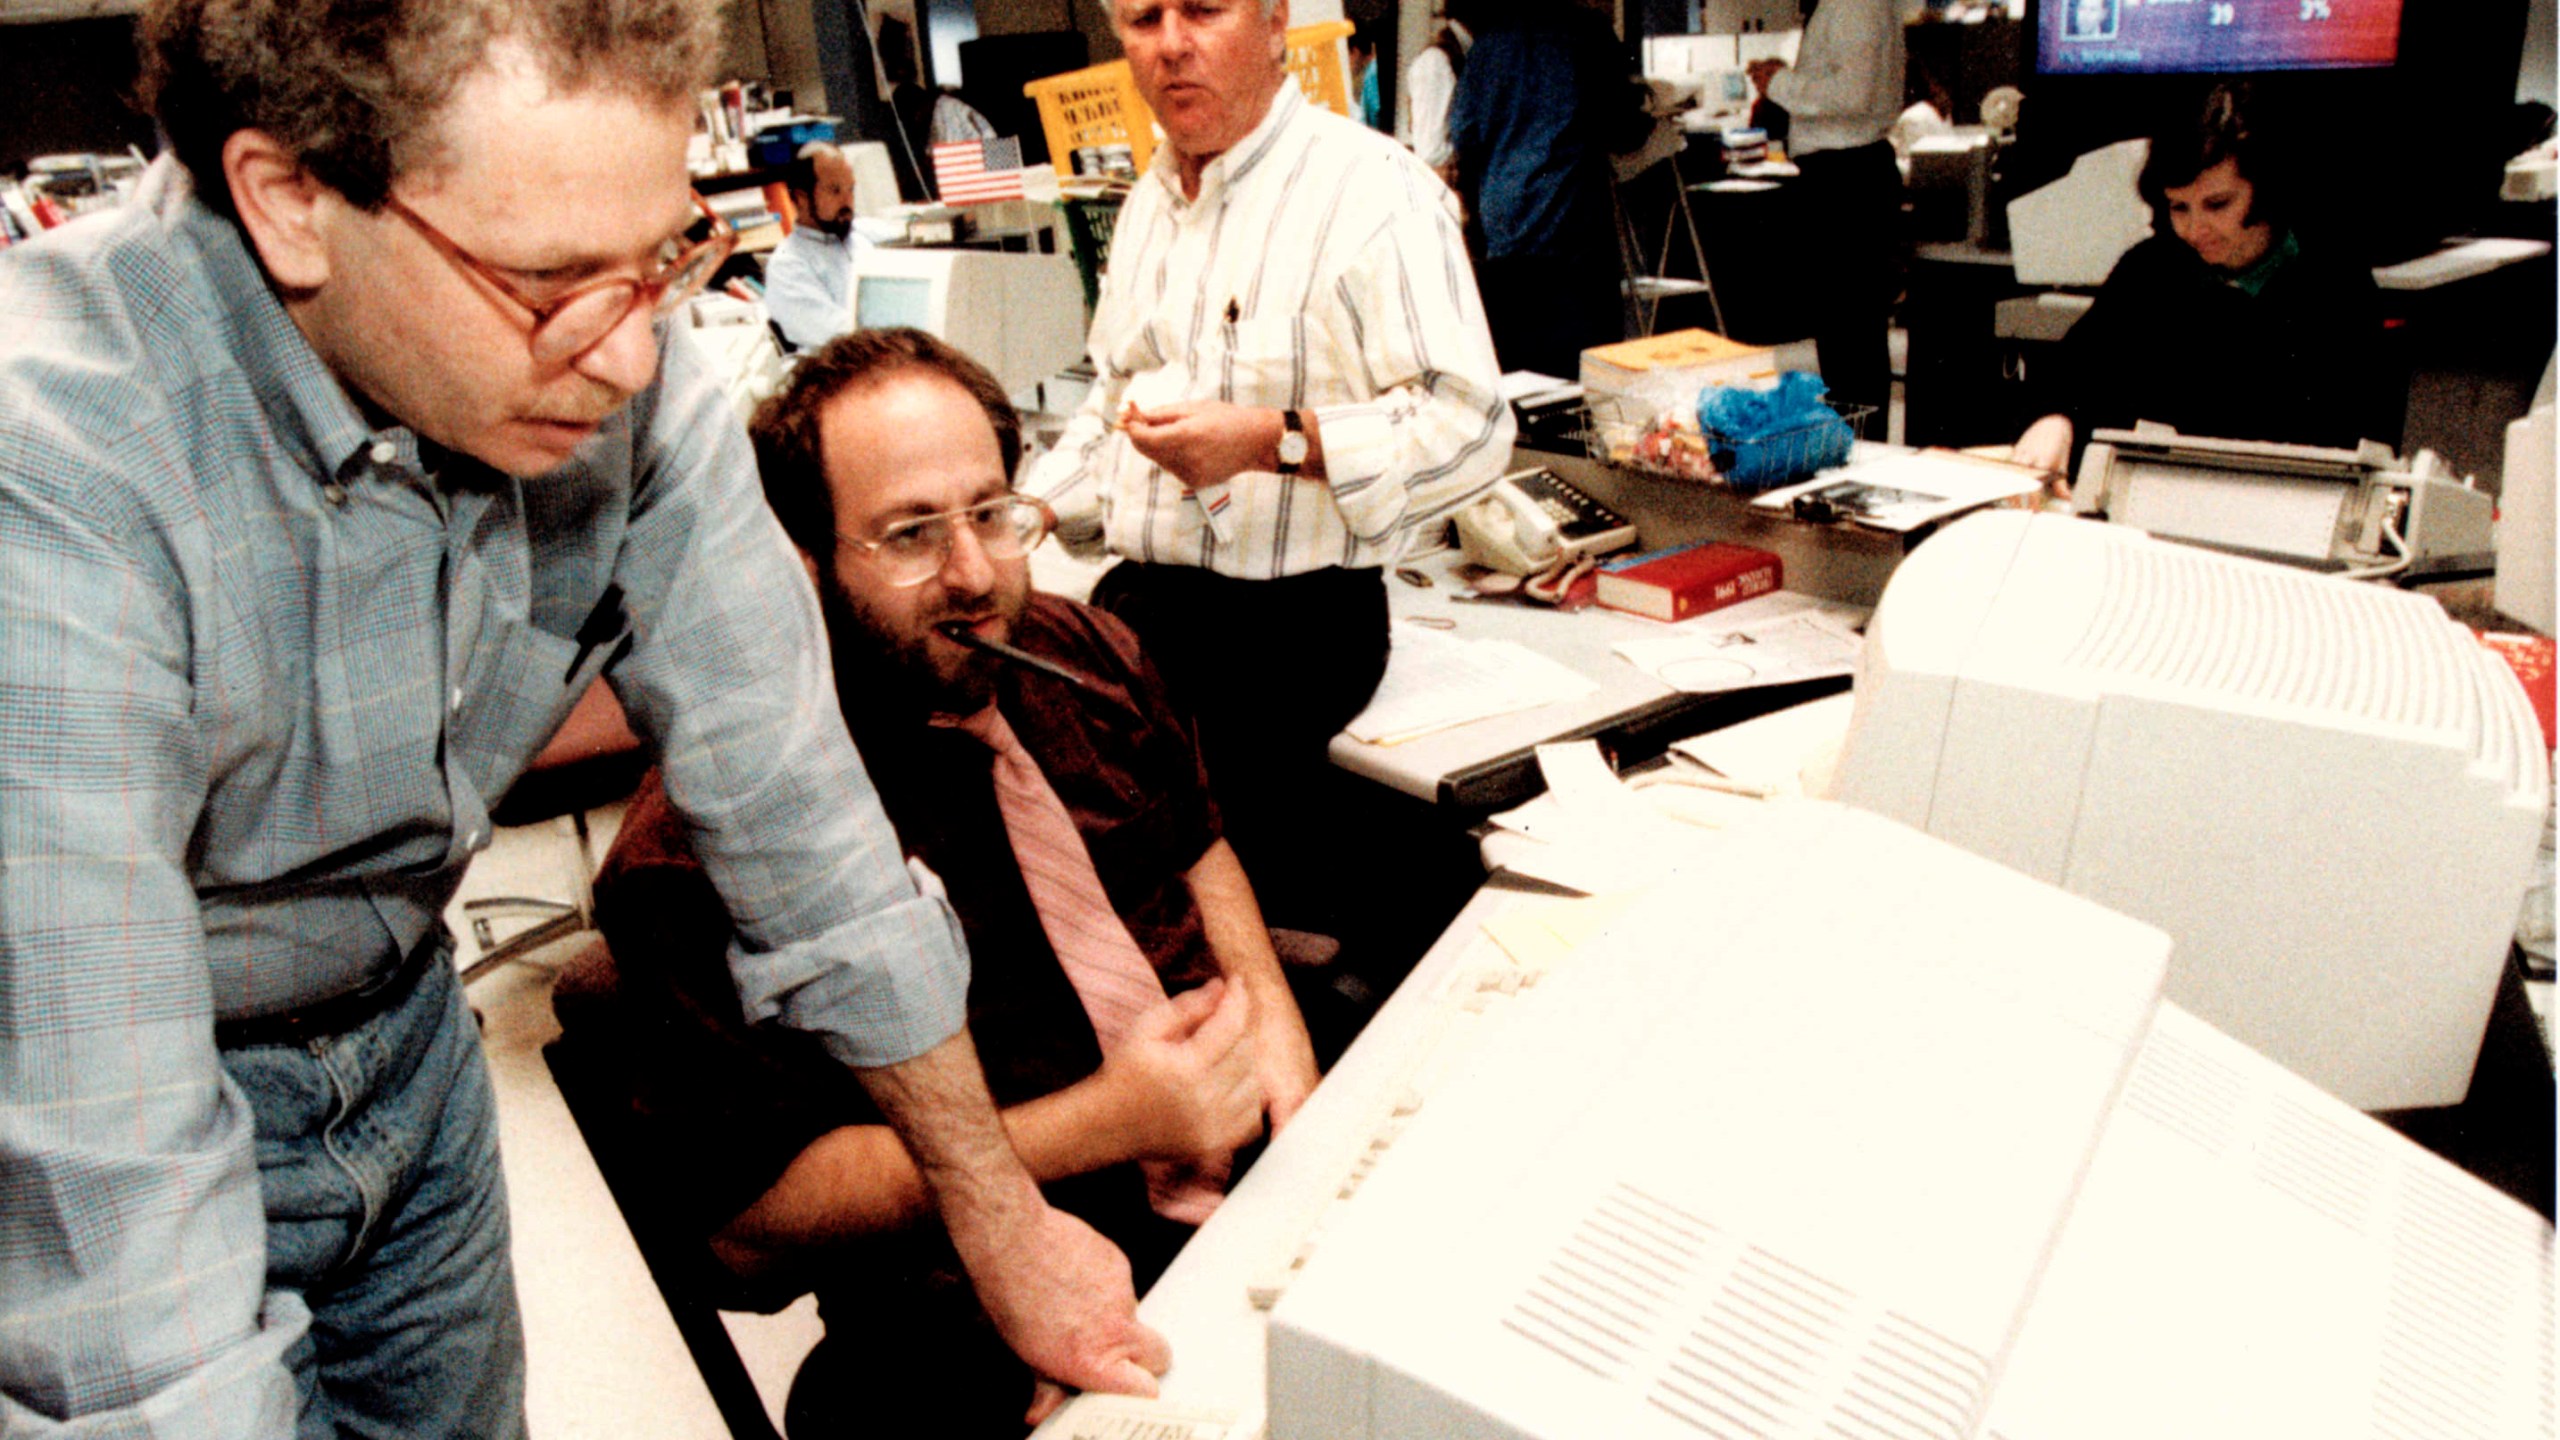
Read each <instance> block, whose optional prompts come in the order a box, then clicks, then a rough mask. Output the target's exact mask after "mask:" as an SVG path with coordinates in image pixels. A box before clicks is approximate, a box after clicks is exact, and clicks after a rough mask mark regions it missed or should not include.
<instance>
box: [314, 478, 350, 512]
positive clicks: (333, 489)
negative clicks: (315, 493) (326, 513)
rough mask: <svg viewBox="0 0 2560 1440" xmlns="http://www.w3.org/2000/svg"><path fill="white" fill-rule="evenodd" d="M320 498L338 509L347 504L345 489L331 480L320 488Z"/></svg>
mask: <svg viewBox="0 0 2560 1440" xmlns="http://www.w3.org/2000/svg"><path fill="white" fill-rule="evenodd" d="M320 498H321V499H323V500H326V501H328V502H329V503H330V504H332V505H337V506H340V507H343V506H345V504H346V503H347V487H346V486H344V485H341V484H339V483H338V482H337V481H335V480H332V481H330V482H329V483H328V484H326V485H323V486H321V487H320Z"/></svg>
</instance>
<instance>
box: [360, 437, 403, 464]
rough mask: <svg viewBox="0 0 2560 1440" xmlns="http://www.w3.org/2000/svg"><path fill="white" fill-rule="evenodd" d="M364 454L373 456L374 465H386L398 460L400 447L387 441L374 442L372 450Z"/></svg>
mask: <svg viewBox="0 0 2560 1440" xmlns="http://www.w3.org/2000/svg"><path fill="white" fill-rule="evenodd" d="M366 453H367V454H370V455H371V456H373V463H374V464H376V465H388V464H390V463H391V462H392V461H394V460H397V459H399V458H400V447H399V446H397V445H394V444H392V443H391V442H390V441H388V440H376V441H374V442H373V449H371V450H370V451H367V452H366Z"/></svg>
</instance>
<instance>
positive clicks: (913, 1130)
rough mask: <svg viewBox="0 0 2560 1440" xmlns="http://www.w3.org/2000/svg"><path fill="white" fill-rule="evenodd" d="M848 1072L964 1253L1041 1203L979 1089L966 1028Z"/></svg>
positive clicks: (982, 1078)
mask: <svg viewBox="0 0 2560 1440" xmlns="http://www.w3.org/2000/svg"><path fill="white" fill-rule="evenodd" d="M855 1073H857V1074H858V1075H860V1076H861V1077H862V1084H863V1088H864V1089H866V1090H868V1091H870V1092H871V1098H872V1101H873V1102H874V1103H875V1104H877V1105H878V1106H879V1107H880V1113H881V1115H882V1116H883V1117H885V1118H886V1119H887V1120H888V1122H889V1125H890V1128H892V1129H894V1130H896V1131H897V1133H898V1139H899V1140H900V1141H902V1142H904V1144H905V1145H906V1149H907V1154H909V1155H910V1156H912V1157H914V1160H915V1166H916V1172H917V1174H918V1176H919V1177H921V1178H922V1180H923V1181H924V1185H925V1188H926V1190H927V1191H929V1192H930V1193H931V1194H932V1197H933V1201H934V1205H935V1208H937V1209H939V1210H940V1211H941V1212H942V1219H943V1224H944V1225H945V1226H946V1227H947V1228H948V1229H949V1230H950V1231H951V1238H952V1240H953V1241H954V1242H955V1243H957V1244H959V1245H961V1247H962V1252H963V1253H964V1254H965V1253H967V1249H968V1245H969V1243H970V1242H971V1241H984V1240H987V1239H990V1238H992V1237H993V1236H994V1235H996V1234H999V1233H1001V1232H1002V1231H1003V1230H1004V1229H1005V1228H1006V1227H1007V1225H1008V1224H1009V1223H1011V1222H1013V1221H1015V1220H1017V1219H1019V1218H1021V1217H1022V1216H1024V1215H1026V1214H1028V1213H1030V1212H1031V1211H1036V1210H1037V1209H1038V1208H1040V1206H1041V1205H1042V1204H1044V1203H1045V1202H1043V1201H1042V1200H1041V1198H1040V1191H1039V1187H1038V1186H1036V1185H1034V1184H1033V1183H1032V1180H1031V1175H1030V1172H1028V1171H1026V1170H1024V1169H1023V1168H1022V1159H1021V1157H1020V1156H1018V1155H1016V1154H1015V1153H1014V1150H1013V1143H1012V1141H1011V1139H1010V1138H1009V1137H1008V1136H1007V1135H1006V1134H1005V1129H1004V1122H1003V1120H1002V1119H1001V1118H1000V1117H998V1115H997V1114H996V1107H995V1101H994V1100H993V1099H992V1098H990V1097H989V1095H988V1094H987V1077H986V1073H985V1072H984V1071H983V1070H981V1069H980V1068H979V1065H978V1047H977V1044H976V1042H975V1041H973V1040H972V1039H971V1038H970V1036H969V1032H968V1031H966V1030H962V1031H960V1032H959V1033H958V1034H955V1035H953V1036H952V1037H951V1038H950V1039H948V1040H945V1041H943V1042H942V1043H941V1044H939V1045H936V1046H935V1047H933V1048H932V1049H931V1050H928V1051H926V1052H925V1053H923V1054H922V1055H919V1056H917V1057H915V1058H914V1059H912V1060H907V1061H903V1062H901V1063H899V1064H896V1065H883V1066H880V1067H878V1068H876V1069H867V1070H860V1071H857V1072H855Z"/></svg>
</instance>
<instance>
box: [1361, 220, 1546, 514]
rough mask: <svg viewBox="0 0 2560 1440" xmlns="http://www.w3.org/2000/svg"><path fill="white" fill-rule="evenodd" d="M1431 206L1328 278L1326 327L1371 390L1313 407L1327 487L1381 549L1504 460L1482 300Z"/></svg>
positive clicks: (1389, 225) (1461, 498)
mask: <svg viewBox="0 0 2560 1440" xmlns="http://www.w3.org/2000/svg"><path fill="white" fill-rule="evenodd" d="M1399 178H1401V179H1404V180H1405V182H1406V183H1408V184H1417V182H1416V181H1414V180H1413V179H1412V177H1411V176H1410V175H1409V174H1408V175H1403V176H1400V177H1399ZM1417 188H1418V186H1417ZM1443 193H1444V195H1445V192H1443ZM1438 199H1439V197H1433V196H1429V195H1420V194H1417V195H1416V196H1415V197H1414V198H1413V202H1412V203H1409V204H1408V205H1406V206H1404V207H1402V208H1401V209H1400V210H1398V211H1397V212H1396V213H1395V214H1393V215H1392V216H1390V217H1389V218H1388V219H1387V220H1386V221H1385V222H1384V223H1382V224H1381V225H1380V226H1379V227H1378V229H1377V232H1376V233H1375V234H1374V235H1373V236H1371V237H1370V239H1369V240H1368V242H1367V243H1366V244H1365V245H1363V246H1362V247H1361V249H1360V251H1359V254H1358V257H1357V259H1356V260H1355V261H1354V263H1353V264H1352V265H1350V266H1349V267H1348V268H1346V269H1345V270H1344V271H1343V272H1342V273H1341V274H1340V275H1338V276H1335V277H1333V278H1332V279H1331V280H1330V282H1329V283H1330V285H1331V287H1332V290H1333V295H1332V296H1331V300H1332V306H1331V316H1330V323H1332V324H1334V325H1336V326H1338V327H1340V329H1341V331H1342V332H1343V334H1344V338H1345V339H1347V340H1348V342H1349V345H1350V348H1351V349H1352V350H1353V351H1354V352H1355V353H1356V354H1357V356H1358V363H1359V365H1360V366H1361V368H1362V370H1363V371H1364V372H1365V378H1366V380H1367V382H1368V383H1369V384H1371V385H1373V386H1375V387H1376V392H1377V393H1376V395H1375V398H1373V399H1369V400H1363V401H1357V402H1354V403H1349V404H1338V405H1319V406H1317V407H1316V420H1317V424H1318V427H1319V429H1320V432H1321V433H1322V435H1323V437H1324V461H1325V477H1326V483H1327V484H1328V485H1329V486H1330V487H1331V488H1332V491H1333V500H1334V505H1335V507H1336V508H1338V509H1339V510H1340V511H1341V512H1342V518H1343V522H1344V524H1345V525H1346V526H1347V527H1348V528H1349V530H1350V532H1351V534H1352V535H1353V536H1354V537H1355V538H1356V539H1357V540H1358V541H1359V542H1360V543H1361V544H1362V545H1364V546H1372V547H1378V548H1381V549H1384V550H1386V551H1387V552H1389V553H1394V552H1396V551H1398V550H1400V549H1401V545H1400V544H1399V543H1398V542H1399V541H1400V540H1401V539H1402V537H1406V536H1410V535H1412V534H1414V533H1416V532H1418V531H1420V530H1422V529H1424V528H1426V527H1428V526H1431V525H1434V524H1437V523H1438V522H1440V521H1442V520H1445V519H1447V518H1448V517H1449V515H1451V514H1452V513H1453V512H1455V511H1456V510H1457V509H1458V508H1459V507H1460V506H1462V505H1464V504H1466V503H1467V501H1469V500H1471V499H1473V498H1474V497H1476V496H1477V495H1479V494H1482V493H1483V492H1484V490H1485V489H1486V487H1488V486H1490V485H1491V484H1492V483H1493V482H1494V480H1495V479H1496V478H1498V477H1499V476H1500V475H1501V473H1502V468H1503V466H1504V465H1505V464H1506V463H1508V461H1509V459H1510V456H1511V438H1512V419H1511V407H1510V406H1509V405H1508V404H1506V403H1504V401H1503V399H1502V394H1501V389H1500V382H1501V374H1502V371H1501V367H1500V366H1499V365H1498V364H1497V363H1496V362H1495V360H1494V354H1493V342H1492V340H1491V338H1490V336H1489V335H1488V333H1487V331H1486V329H1485V322H1484V304H1483V301H1482V300H1480V299H1479V298H1478V297H1477V293H1476V286H1475V277H1474V274H1473V273H1472V271H1470V269H1469V268H1468V265H1467V258H1466V249H1465V246H1464V244H1463V243H1462V242H1461V240H1460V238H1459V234H1458V227H1457V225H1456V223H1455V222H1454V221H1453V220H1452V219H1451V218H1450V216H1449V215H1448V213H1447V211H1446V209H1445V208H1444V207H1443V205H1442V204H1440V203H1437V201H1438Z"/></svg>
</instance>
